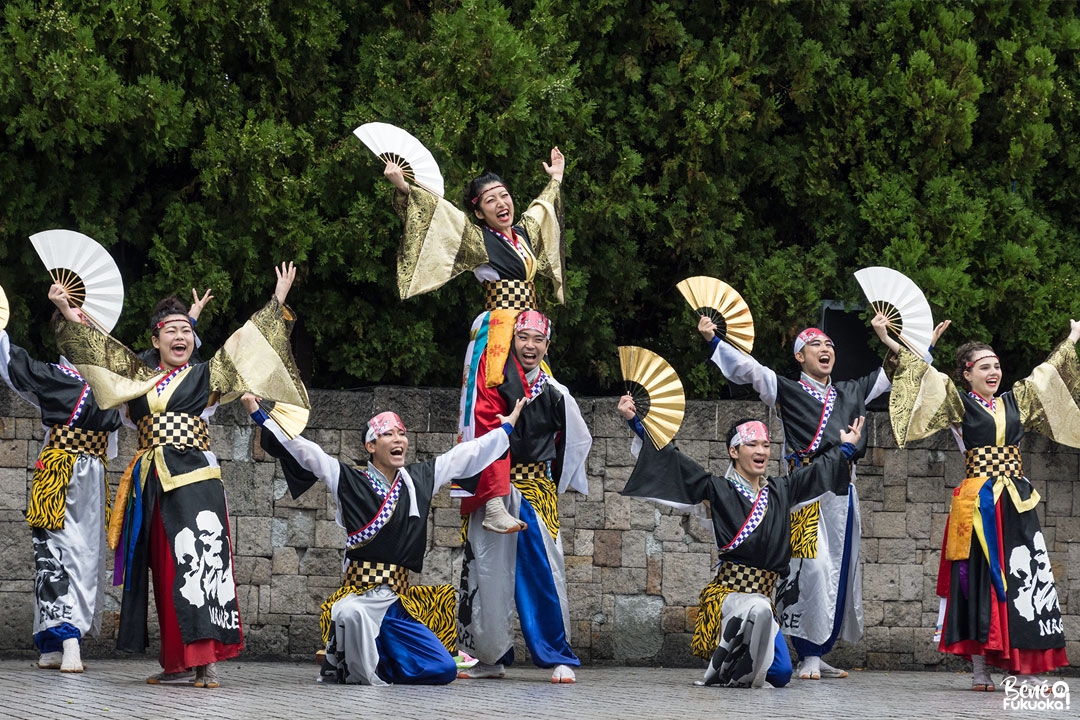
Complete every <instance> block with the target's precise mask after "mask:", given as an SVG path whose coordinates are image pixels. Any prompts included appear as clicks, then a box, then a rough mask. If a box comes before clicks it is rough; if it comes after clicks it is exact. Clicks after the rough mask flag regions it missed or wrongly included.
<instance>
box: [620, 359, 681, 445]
mask: <svg viewBox="0 0 1080 720" xmlns="http://www.w3.org/2000/svg"><path fill="white" fill-rule="evenodd" d="M619 364H620V366H621V368H622V376H623V380H624V381H625V382H626V392H627V393H629V394H630V395H632V396H633V398H634V405H635V406H636V408H637V416H638V419H640V420H641V424H642V425H644V426H645V430H646V431H647V432H648V433H649V438H650V439H651V440H652V441H653V445H655V446H656V449H657V450H659V449H661V448H662V447H664V446H665V445H667V444H668V443H669V442H671V438H673V437H675V433H677V432H678V431H679V426H681V425H682V421H683V414H684V413H685V412H686V395H685V394H684V393H683V386H682V381H681V380H679V376H678V374H677V373H676V372H675V370H674V368H672V367H671V365H669V364H668V362H667V360H665V359H664V358H662V357H660V356H659V355H657V354H656V353H654V352H653V351H651V350H646V349H645V348H643V347H636V346H634V345H621V346H619Z"/></svg>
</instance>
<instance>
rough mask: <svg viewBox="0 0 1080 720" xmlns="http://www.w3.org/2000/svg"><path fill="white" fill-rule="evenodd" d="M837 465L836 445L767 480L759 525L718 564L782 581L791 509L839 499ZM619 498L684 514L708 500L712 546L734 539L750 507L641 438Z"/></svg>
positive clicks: (718, 481) (721, 483)
mask: <svg viewBox="0 0 1080 720" xmlns="http://www.w3.org/2000/svg"><path fill="white" fill-rule="evenodd" d="M837 465H843V466H845V467H846V465H847V459H846V458H845V457H844V454H843V451H842V450H841V449H840V447H839V444H837V446H836V447H833V448H832V449H831V450H829V451H828V452H826V453H825V454H823V455H822V456H821V458H820V459H819V460H818V461H817V462H815V463H813V464H812V465H809V466H805V467H801V468H796V469H795V471H794V472H792V473H791V474H790V475H787V476H785V477H780V478H772V477H771V478H768V488H769V505H768V508H767V509H766V511H765V516H764V517H763V518H762V520H761V524H760V525H758V527H757V529H756V530H754V531H753V532H752V533H751V534H750V535H749V537H747V538H746V539H745V540H744V541H743V542H742V543H741V544H740V545H739V546H738V547H736V548H734V549H732V550H731V551H729V552H726V553H721V555H720V557H721V559H723V560H731V561H734V562H737V563H742V564H744V565H750V566H752V567H757V568H761V569H763V570H770V571H772V572H775V573H779V574H780V576H781V577H783V576H786V575H787V572H788V563H789V561H790V560H791V518H790V515H789V513H790V511H791V507H792V506H793V505H795V504H798V503H800V502H803V501H805V500H806V499H808V498H811V497H815V496H818V495H820V494H822V493H823V492H826V491H832V492H834V493H837V494H839V493H840V492H841V491H842V490H843V487H846V485H847V483H848V477H847V474H846V473H841V472H837V471H836V466H837ZM842 486H843V487H842ZM622 494H623V495H625V496H628V497H638V498H644V499H647V500H654V501H656V502H660V503H662V504H668V505H675V506H677V507H679V508H681V509H684V510H688V509H689V508H690V507H691V506H694V505H697V504H699V503H701V502H703V501H705V500H708V501H709V505H710V507H711V509H712V526H713V534H714V535H715V537H716V544H717V547H724V546H725V545H727V544H728V543H730V542H731V541H732V540H733V539H734V538H735V536H736V535H737V534H738V532H739V530H740V529H741V528H742V527H743V524H744V523H745V522H746V518H747V516H749V515H750V511H751V509H752V507H753V505H752V503H751V502H750V500H748V499H747V498H746V497H745V496H744V495H743V494H742V493H740V492H739V491H738V490H737V489H736V488H735V486H734V485H733V484H732V482H731V481H730V480H728V479H727V478H726V477H717V476H716V475H713V474H712V473H710V472H708V471H707V470H705V469H704V468H703V467H701V466H700V465H698V464H697V463H696V462H694V461H693V460H691V459H690V458H688V457H686V456H685V455H683V454H682V453H681V452H679V450H678V449H677V448H676V447H675V446H674V445H673V444H670V443H669V444H668V445H666V446H665V447H664V448H663V449H662V450H657V449H656V448H655V447H654V446H653V444H652V442H650V441H649V440H648V439H647V438H646V440H645V442H644V443H643V444H642V449H641V453H640V455H639V456H638V461H637V465H636V466H635V467H634V471H633V473H631V475H630V479H629V480H627V482H626V487H624V488H623V491H622Z"/></svg>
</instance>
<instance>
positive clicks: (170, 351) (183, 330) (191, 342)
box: [151, 315, 195, 370]
mask: <svg viewBox="0 0 1080 720" xmlns="http://www.w3.org/2000/svg"><path fill="white" fill-rule="evenodd" d="M161 323H162V325H161V327H160V328H157V330H156V331H155V332H154V336H153V337H152V338H151V342H153V344H154V347H155V348H157V351H158V354H159V355H160V356H161V366H162V367H163V368H165V369H166V370H175V369H176V368H178V367H183V366H184V365H185V364H186V363H187V362H188V361H189V360H190V359H191V353H193V352H194V351H195V331H194V330H192V328H191V321H190V320H189V319H188V317H187V315H167V316H166V317H165V319H164V320H162V321H161Z"/></svg>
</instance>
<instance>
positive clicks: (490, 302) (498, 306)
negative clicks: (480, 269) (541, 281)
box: [484, 280, 536, 311]
mask: <svg viewBox="0 0 1080 720" xmlns="http://www.w3.org/2000/svg"><path fill="white" fill-rule="evenodd" d="M535 307H536V284H535V283H531V282H529V281H528V280H488V281H486V282H484V310H488V311H490V310H532V309H534V308H535Z"/></svg>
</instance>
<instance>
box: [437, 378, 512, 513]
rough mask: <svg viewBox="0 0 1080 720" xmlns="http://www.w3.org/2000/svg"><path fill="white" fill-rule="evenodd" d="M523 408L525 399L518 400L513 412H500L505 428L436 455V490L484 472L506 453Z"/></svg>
mask: <svg viewBox="0 0 1080 720" xmlns="http://www.w3.org/2000/svg"><path fill="white" fill-rule="evenodd" d="M523 407H525V398H521V399H520V400H518V401H517V403H516V404H515V405H514V409H513V411H511V413H510V414H509V415H496V418H497V419H498V422H499V426H500V428H501V430H500V429H495V430H492V431H491V432H488V433H485V434H484V435H482V436H480V437H478V438H476V439H475V440H469V441H468V442H463V443H459V444H458V445H455V446H454V447H452V448H450V449H449V450H448V451H446V452H445V453H443V454H442V455H440V456H439V457H437V458H435V487H434V488H433V490H432V493H433V494H434V493H436V492H438V491H439V488H441V487H442V486H443V485H446V484H447V483H449V482H451V481H453V480H461V479H463V478H469V477H472V476H474V475H476V474H478V473H480V472H481V471H482V470H483V469H484V468H486V467H488V466H489V465H491V464H492V463H493V462H495V461H496V460H498V459H499V458H501V457H502V456H503V455H505V454H506V451H507V450H508V449H509V448H510V433H512V432H513V431H514V425H515V424H516V423H517V421H518V418H519V417H520V416H521V409H522V408H523Z"/></svg>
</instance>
